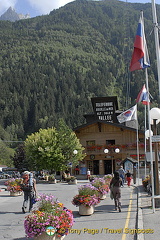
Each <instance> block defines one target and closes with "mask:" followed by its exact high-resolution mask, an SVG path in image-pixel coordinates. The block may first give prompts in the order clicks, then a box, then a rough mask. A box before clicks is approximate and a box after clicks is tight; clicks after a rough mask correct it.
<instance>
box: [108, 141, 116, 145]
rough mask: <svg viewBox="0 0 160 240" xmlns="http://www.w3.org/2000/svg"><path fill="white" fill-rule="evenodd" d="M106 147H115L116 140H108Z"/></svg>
mask: <svg viewBox="0 0 160 240" xmlns="http://www.w3.org/2000/svg"><path fill="white" fill-rule="evenodd" d="M106 145H115V140H106Z"/></svg>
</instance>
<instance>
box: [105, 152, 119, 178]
mask: <svg viewBox="0 0 160 240" xmlns="http://www.w3.org/2000/svg"><path fill="white" fill-rule="evenodd" d="M114 152H115V153H119V152H120V149H119V148H115V149H114ZM104 153H106V154H108V153H109V150H108V149H107V148H106V149H104ZM111 153H113V149H111ZM111 159H112V174H113V159H114V154H111Z"/></svg>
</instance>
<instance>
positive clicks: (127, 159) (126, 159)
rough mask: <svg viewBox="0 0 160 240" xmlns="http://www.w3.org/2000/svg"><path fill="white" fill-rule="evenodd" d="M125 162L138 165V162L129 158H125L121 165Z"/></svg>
mask: <svg viewBox="0 0 160 240" xmlns="http://www.w3.org/2000/svg"><path fill="white" fill-rule="evenodd" d="M126 161H130V162H131V163H138V160H136V159H134V158H131V157H127V158H125V159H124V160H123V161H122V163H125V162H126Z"/></svg>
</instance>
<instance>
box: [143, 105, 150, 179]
mask: <svg viewBox="0 0 160 240" xmlns="http://www.w3.org/2000/svg"><path fill="white" fill-rule="evenodd" d="M148 104H149V102H148ZM144 112H145V117H144V130H145V133H146V130H147V119H146V118H147V109H146V105H144ZM146 152H147V146H146V135H145V139H144V153H145V162H144V176H145V178H146V176H147V166H146V164H147V159H146Z"/></svg>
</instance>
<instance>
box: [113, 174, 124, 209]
mask: <svg viewBox="0 0 160 240" xmlns="http://www.w3.org/2000/svg"><path fill="white" fill-rule="evenodd" d="M121 185H122V179H121V178H120V175H119V172H115V173H114V177H113V178H112V180H111V182H110V191H112V195H113V199H114V203H115V210H117V209H119V212H121Z"/></svg>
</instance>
